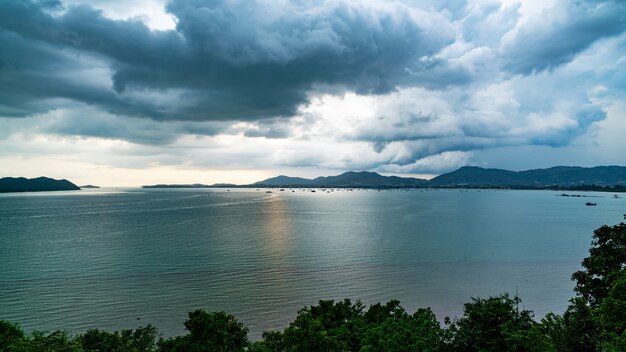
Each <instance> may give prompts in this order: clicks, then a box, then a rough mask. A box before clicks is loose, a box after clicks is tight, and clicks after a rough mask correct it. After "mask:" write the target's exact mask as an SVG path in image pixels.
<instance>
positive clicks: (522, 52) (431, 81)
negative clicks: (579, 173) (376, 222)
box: [0, 0, 626, 186]
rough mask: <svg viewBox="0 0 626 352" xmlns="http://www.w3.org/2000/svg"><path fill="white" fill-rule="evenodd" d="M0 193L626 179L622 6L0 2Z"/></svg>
mask: <svg viewBox="0 0 626 352" xmlns="http://www.w3.org/2000/svg"><path fill="white" fill-rule="evenodd" d="M0 47H1V48H2V49H1V50H0V176H27V177H35V176H40V175H46V176H50V177H55V178H67V179H70V180H72V181H75V182H76V183H80V184H84V183H95V184H100V185H109V186H116V185H117V186H136V185H140V184H149V183H186V182H202V183H213V182H235V183H247V182H253V181H257V180H260V179H263V178H266V177H271V176H275V175H277V174H289V175H292V176H304V177H311V176H318V175H330V174H338V173H341V172H343V171H346V170H371V171H377V172H380V173H385V174H398V175H399V174H404V175H436V174H440V173H443V172H447V171H452V170H454V169H456V168H458V167H461V166H464V165H478V166H483V167H496V168H506V169H512V170H523V169H530V168H542V167H550V166H556V165H581V166H595V165H626V2H624V1H620V0H615V1H591V0H589V1H584V0H533V1H530V0H524V1H522V2H517V1H514V0H506V1H505V0H477V1H463V0H448V1H435V0H431V1H423V0H405V1H385V0H361V1H351V0H328V1H323V0H292V1H288V0H256V1H253V0H169V1H163V0H161V1H158V0H157V1H148V0H133V1H129V0H114V1H111V0H92V1H79V0H62V1H56V0H4V1H0Z"/></svg>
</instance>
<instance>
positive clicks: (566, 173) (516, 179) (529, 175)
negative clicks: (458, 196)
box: [253, 166, 626, 188]
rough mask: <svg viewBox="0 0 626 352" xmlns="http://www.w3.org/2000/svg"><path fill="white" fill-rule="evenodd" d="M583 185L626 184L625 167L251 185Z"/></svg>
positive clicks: (281, 179) (357, 175)
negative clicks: (429, 178)
mask: <svg viewBox="0 0 626 352" xmlns="http://www.w3.org/2000/svg"><path fill="white" fill-rule="evenodd" d="M583 185H588V186H591V185H595V186H614V185H626V167H623V166H597V167H592V168H584V167H570V166H556V167H552V168H548V169H536V170H527V171H519V172H516V171H509V170H501V169H485V168H481V167H476V166H466V167H462V168H460V169H458V170H456V171H453V172H449V173H445V174H442V175H439V176H437V177H435V178H433V179H431V180H424V179H419V178H402V177H397V176H382V175H379V174H377V173H375V172H365V171H362V172H353V171H350V172H346V173H343V174H341V175H338V176H328V177H317V178H315V179H312V180H310V179H306V178H299V177H288V176H283V175H281V176H278V177H273V178H269V179H267V180H263V181H259V182H256V183H254V184H253V186H268V187H281V186H282V187H286V186H308V187H462V186H468V187H490V186H493V187H529V188H537V187H549V186H559V187H576V186H583Z"/></svg>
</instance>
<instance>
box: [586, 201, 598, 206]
mask: <svg viewBox="0 0 626 352" xmlns="http://www.w3.org/2000/svg"><path fill="white" fill-rule="evenodd" d="M585 205H586V206H596V205H598V203H591V202H587V203H585Z"/></svg>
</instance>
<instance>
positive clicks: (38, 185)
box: [0, 177, 80, 192]
mask: <svg viewBox="0 0 626 352" xmlns="http://www.w3.org/2000/svg"><path fill="white" fill-rule="evenodd" d="M78 190H80V188H78V186H76V185H75V184H73V183H71V182H70V181H68V180H55V179H52V178H48V177H37V178H30V179H28V178H24V177H4V178H1V179H0V192H40V191H78Z"/></svg>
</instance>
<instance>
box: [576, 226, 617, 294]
mask: <svg viewBox="0 0 626 352" xmlns="http://www.w3.org/2000/svg"><path fill="white" fill-rule="evenodd" d="M582 266H583V268H584V270H581V271H577V272H575V273H574V274H573V275H572V280H574V281H576V292H578V293H579V294H580V295H581V296H582V297H583V298H584V299H586V300H587V301H588V302H589V303H590V304H591V305H593V306H596V305H599V304H600V303H601V302H602V300H603V299H604V298H605V297H606V296H607V295H608V294H609V291H610V289H611V286H612V285H613V283H614V282H615V281H617V279H619V278H621V277H622V276H623V273H624V270H626V224H624V223H621V224H619V225H615V226H612V227H609V226H606V225H605V226H602V227H600V228H599V229H597V230H595V231H594V233H593V240H592V242H591V248H590V249H589V256H588V257H587V258H585V259H584V260H583V262H582Z"/></svg>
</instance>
